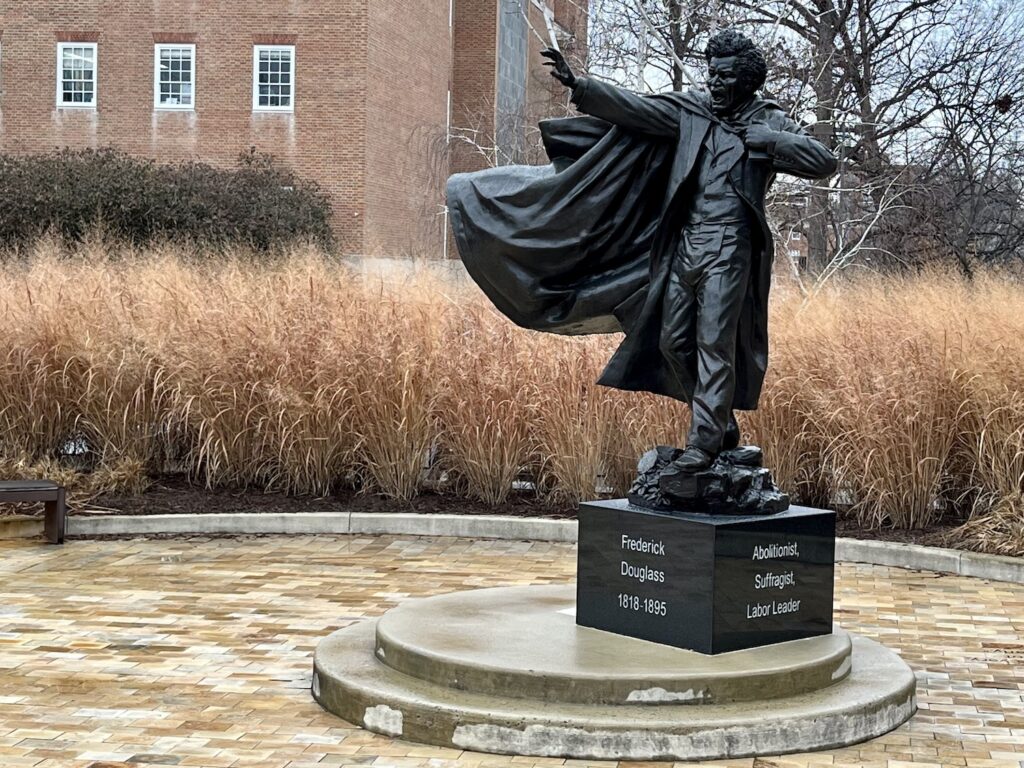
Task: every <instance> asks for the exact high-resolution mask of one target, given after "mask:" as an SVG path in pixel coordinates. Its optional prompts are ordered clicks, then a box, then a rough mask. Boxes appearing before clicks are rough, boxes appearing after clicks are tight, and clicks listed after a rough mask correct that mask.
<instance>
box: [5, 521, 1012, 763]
mask: <svg viewBox="0 0 1024 768" xmlns="http://www.w3.org/2000/svg"><path fill="white" fill-rule="evenodd" d="M574 572H575V550H574V548H573V547H572V546H568V545H562V544H545V543H529V542H496V541H468V540H456V539H416V538H387V537H380V538H377V537H291V538H289V537H268V538H242V539H212V540H211V539H198V538H189V539H161V540H131V541H73V542H71V543H69V544H68V545H67V546H65V547H51V546H46V545H44V544H40V543H36V542H24V541H23V542H15V541H5V542H0V767H2V768H8V766H37V768H44V767H48V768H49V767H53V768H57V767H58V766H59V767H61V768H87V767H88V768H113V767H114V766H145V765H188V766H208V767H209V768H221V767H225V768H226V767H227V766H265V767H266V768H285V767H288V768H303V767H305V766H339V765H342V766H344V765H352V766H357V765H358V766H366V765H372V766H409V767H413V766H423V767H424V768H426V767H430V768H434V767H437V768H461V767H463V766H465V767H466V768H469V767H470V766H505V765H515V766H555V765H566V766H584V765H602V766H611V765H613V764H612V763H598V762H594V763H591V762H586V761H578V760H564V761H563V760H552V759H540V758H532V757H531V758H512V757H504V756H500V755H483V754H477V753H471V752H459V751H457V750H450V749H439V748H434V747H426V746H420V745H416V744H410V743H408V742H402V741H396V740H392V739H388V738H386V737H383V736H377V735H374V734H370V733H366V732H364V731H361V730H359V729H356V728H353V727H352V726H350V725H349V724H347V723H344V722H342V721H340V720H337V719H336V718H334V717H333V716H331V715H329V714H327V713H325V712H324V711H322V710H321V709H320V708H319V707H318V706H317V705H316V704H315V703H314V702H313V700H312V698H311V697H310V694H309V691H308V688H309V685H310V677H311V670H312V655H313V651H314V649H315V648H316V645H317V643H318V642H319V641H320V640H321V639H322V638H323V637H325V636H326V635H327V634H329V633H330V632H332V631H334V630H335V629H338V628H340V627H342V626H345V625H347V624H350V623H352V622H357V621H361V620H364V619H366V618H370V617H375V616H379V615H381V614H382V613H383V612H385V611H386V610H387V609H389V608H390V607H392V606H394V605H395V604H397V603H398V602H400V601H402V600H404V599H406V598H408V597H419V596H426V595H434V594H440V593H444V592H450V591H454V590H459V589H471V588H474V587H490V586H500V585H513V584H531V583H536V584H544V583H559V582H567V581H570V580H572V578H573V575H574ZM837 574H838V583H837V585H836V618H837V620H838V623H839V624H840V625H841V626H842V627H843V628H844V629H847V630H850V631H853V632H858V633H860V634H863V635H865V636H868V637H871V638H874V639H876V640H880V641H881V642H883V643H885V644H886V645H888V646H889V647H890V648H892V649H894V650H896V651H898V652H899V653H900V654H901V655H902V656H903V658H904V659H905V660H906V661H907V662H908V663H909V664H910V665H911V666H912V667H913V668H914V670H915V671H916V672H917V674H918V679H919V688H918V695H919V704H920V707H921V711H920V712H919V713H918V715H917V716H916V717H915V718H914V719H913V720H912V721H911V722H910V723H909V724H908V725H905V726H903V727H901V728H899V729H898V730H896V731H894V732H893V733H891V734H889V735H888V736H886V737H884V738H881V739H878V740H876V741H873V742H870V743H867V744H862V745H860V746H855V747H850V748H847V749H842V750H837V751H834V752H824V753H815V754H804V755H789V756H786V757H780V758H767V759H766V758H760V759H756V760H755V759H745V760H731V761H719V762H715V763H702V765H723V766H725V765H729V766H747V767H748V768H773V767H779V768H781V767H783V766H787V767H788V766H818V765H848V766H885V767H886V768H901V767H902V766H907V765H915V766H940V765H942V766H946V765H949V766H957V765H958V766H969V767H970V768H982V767H992V768H995V767H997V766H998V767H1000V768H1001V767H1003V766H1006V768H1021V766H1024V586H1020V585H1011V584H1003V583H998V582H987V581H981V580H976V579H968V578H962V577H955V576H940V575H936V574H931V573H918V572H912V571H905V570H900V569H897V568H884V567H878V566H868V565H853V564H844V565H841V566H839V567H838V568H837ZM619 765H620V766H623V767H625V766H638V765H641V764H639V763H620V764H619ZM643 765H648V764H646V763H645V764H643ZM649 765H661V766H663V765H666V764H665V763H651V764H649Z"/></svg>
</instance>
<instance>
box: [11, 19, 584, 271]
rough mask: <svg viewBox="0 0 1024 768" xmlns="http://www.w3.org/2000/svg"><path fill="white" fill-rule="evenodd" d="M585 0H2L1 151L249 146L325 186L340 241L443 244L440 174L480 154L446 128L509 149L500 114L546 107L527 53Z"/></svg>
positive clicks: (213, 150) (418, 248) (353, 247)
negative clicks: (473, 129) (467, 124)
mask: <svg viewBox="0 0 1024 768" xmlns="http://www.w3.org/2000/svg"><path fill="white" fill-rule="evenodd" d="M585 3H586V0H583V3H581V2H580V0H417V2H415V3H409V2H404V1H400V0H264V2H262V3H250V2H241V0H221V1H220V2H216V3H209V2H199V0H33V1H32V2H12V1H11V0H0V151H2V152H8V153H28V152H40V151H47V150H50V149H53V148H55V147H62V146H71V147H101V146H113V147H117V148H119V149H122V150H124V151H127V152H130V153H133V154H138V155H143V156H147V157H154V158H156V159H159V160H167V161H174V160H181V159H199V160H203V161H206V162H210V163H213V164H216V165H222V166H230V165H233V164H234V163H235V162H236V160H237V157H238V156H239V154H240V153H242V152H244V151H247V150H248V149H249V148H250V147H255V148H256V149H257V150H259V151H262V152H268V153H271V154H273V155H274V156H275V157H277V158H279V159H280V160H281V161H283V162H285V163H287V164H288V165H290V166H292V167H293V168H295V169H296V170H297V171H298V172H299V173H300V174H302V175H305V176H307V177H309V178H312V179H314V180H316V181H317V182H318V183H320V184H321V186H322V187H323V188H324V189H325V190H326V191H327V192H328V193H329V194H330V196H331V201H332V204H333V206H334V211H335V222H334V223H335V229H336V232H337V234H338V239H339V242H340V244H341V247H342V250H343V251H344V252H346V253H361V254H374V255H403V254H424V255H438V254H440V253H441V252H442V251H443V250H444V245H443V243H444V240H445V238H444V217H443V215H442V214H441V211H442V210H443V200H442V190H443V183H444V179H445V178H446V177H447V175H448V173H449V172H450V171H452V170H466V169H468V168H474V167H480V166H481V165H482V164H484V163H485V162H486V161H488V158H485V157H484V155H483V154H481V152H479V151H476V150H475V149H474V151H469V150H468V144H466V142H459V143H460V144H461V145H464V147H463V148H454V147H452V146H451V144H450V143H449V141H448V138H447V137H448V136H449V135H451V133H452V130H453V128H458V127H459V121H460V120H462V121H470V120H471V121H473V124H474V125H475V126H477V127H478V128H480V129H481V132H480V133H477V134H474V135H476V136H484V135H485V134H486V135H487V136H488V137H489V136H490V135H491V134H494V133H495V130H496V127H498V128H500V129H501V135H497V136H495V139H496V142H497V145H501V146H506V145H507V146H509V147H512V148H513V150H514V149H515V148H516V147H518V146H520V145H521V144H522V143H523V138H522V130H523V129H522V128H521V127H520V126H518V125H516V126H514V127H513V126H511V124H510V123H509V121H507V120H503V119H501V118H502V115H504V114H506V113H507V112H508V111H510V110H511V111H517V114H522V115H525V114H526V113H527V112H535V113H538V114H545V113H547V114H550V113H552V112H556V111H557V110H558V108H559V104H560V103H562V102H564V94H558V93H557V92H556V91H554V90H553V89H551V88H550V86H549V85H548V83H547V81H545V80H544V79H543V78H545V77H547V75H546V70H544V69H543V68H541V67H539V66H538V58H537V56H536V54H537V51H538V49H539V47H540V43H541V40H542V39H543V38H544V37H546V35H548V34H550V33H551V32H554V33H556V34H558V35H559V36H560V37H561V39H563V40H564V41H565V42H566V43H569V44H571V42H572V38H573V37H574V36H575V37H577V38H578V39H579V40H582V39H584V38H585V29H586V12H585ZM548 79H550V78H548ZM480 144H481V145H484V144H486V140H483V139H482V140H481V142H480ZM497 145H496V146H495V147H494V148H493V149H494V152H493V153H492V157H491V158H490V161H492V162H494V161H496V162H501V161H502V158H505V157H509V156H511V155H510V153H508V152H499V151H497V150H498V148H499V147H498V146H497ZM513 154H514V152H513Z"/></svg>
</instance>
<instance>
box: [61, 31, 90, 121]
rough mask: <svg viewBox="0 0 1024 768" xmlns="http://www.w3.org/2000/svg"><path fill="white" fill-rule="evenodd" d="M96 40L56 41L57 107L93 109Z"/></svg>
mask: <svg viewBox="0 0 1024 768" xmlns="http://www.w3.org/2000/svg"><path fill="white" fill-rule="evenodd" d="M97 47H98V46H97V44H96V43H57V106H58V107H75V108H79V109H95V108H96V80H97V78H96V65H97Z"/></svg>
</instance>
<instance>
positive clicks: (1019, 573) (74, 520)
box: [0, 512, 1024, 584]
mask: <svg viewBox="0 0 1024 768" xmlns="http://www.w3.org/2000/svg"><path fill="white" fill-rule="evenodd" d="M41 532H42V521H41V520H40V519H38V518H28V517H7V518H0V538H14V537H18V536H38V535H39V534H40V533H41ZM360 533H361V534H394V535H401V536H456V537H462V538H471V539H511V540H527V541H562V542H575V541H576V521H575V520H549V519H544V518H523V517H504V516H500V515H420V514H416V513H412V512H408V513H407V512H401V513H372V512H295V513H268V514H261V513H252V514H247V513H235V514H218V513H215V512H213V513H209V514H187V515H72V516H71V517H69V518H68V536H71V537H89V536H145V535H149V534H199V535H201V534H360ZM836 559H837V560H839V561H842V562H851V563H871V564H874V565H889V566H895V567H897V568H910V569H914V570H922V571H935V572H937V573H951V574H956V575H958V576H973V577H975V578H979V579H990V580H992V581H1008V582H1013V583H1015V584H1024V558H1020V557H1002V556H999V555H985V554H980V553H977V552H963V551H960V550H956V549H940V548H938V547H923V546H920V545H917V544H899V543H896V542H889V541H863V540H860V539H845V538H840V539H836Z"/></svg>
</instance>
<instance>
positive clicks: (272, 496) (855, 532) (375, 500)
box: [73, 476, 956, 547]
mask: <svg viewBox="0 0 1024 768" xmlns="http://www.w3.org/2000/svg"><path fill="white" fill-rule="evenodd" d="M341 511H344V512H385V513H387V512H416V513H419V514H427V515H430V514H455V515H509V516H511V517H544V518H549V519H562V520H568V519H572V518H574V517H575V515H576V512H575V509H573V508H571V507H562V508H559V507H551V506H548V505H545V504H542V503H540V502H538V501H537V499H536V498H535V497H534V496H533V495H532V494H530V493H522V494H514V495H513V496H511V497H510V498H509V500H508V501H507V502H506V503H504V504H502V505H500V506H497V507H491V506H488V505H486V504H482V503H480V502H474V501H470V500H467V499H462V498H458V497H455V496H444V495H439V494H435V493H425V494H423V495H421V496H417V497H416V498H415V499H412V500H411V501H396V500H394V499H385V498H382V497H380V496H375V495H373V494H360V493H356V492H353V491H343V492H340V493H338V494H336V495H334V496H329V497H326V498H312V497H297V496H286V495H284V494H280V493H263V492H259V491H245V490H223V489H217V490H207V489H206V488H203V487H202V486H196V485H192V484H190V483H189V482H188V480H187V479H185V478H182V477H175V476H169V477H164V478H160V479H159V480H158V481H157V482H155V483H154V484H153V486H152V487H150V489H149V490H148V491H146V493H144V494H142V495H141V496H120V495H114V494H105V495H103V496H99V497H97V498H96V499H94V500H93V501H92V502H91V503H90V504H89V505H88V506H86V507H85V508H84V509H82V510H74V511H73V514H124V515H180V514H207V513H211V512H227V513H230V512H249V513H281V512H284V513H294V512H341ZM955 528H956V523H955V522H950V523H948V524H940V525H938V526H935V527H933V528H931V529H929V530H926V531H901V530H893V529H890V528H883V529H880V530H876V531H865V530H863V529H861V528H859V527H857V526H856V525H855V524H853V523H852V522H850V521H847V520H842V519H840V520H839V522H838V525H837V531H836V533H837V535H839V536H844V537H847V538H852V539H868V540H874V541H896V542H902V543H906V544H922V545H925V546H933V547H949V546H953V545H955V542H950V541H949V534H950V532H951V531H953V530H954V529H955Z"/></svg>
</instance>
